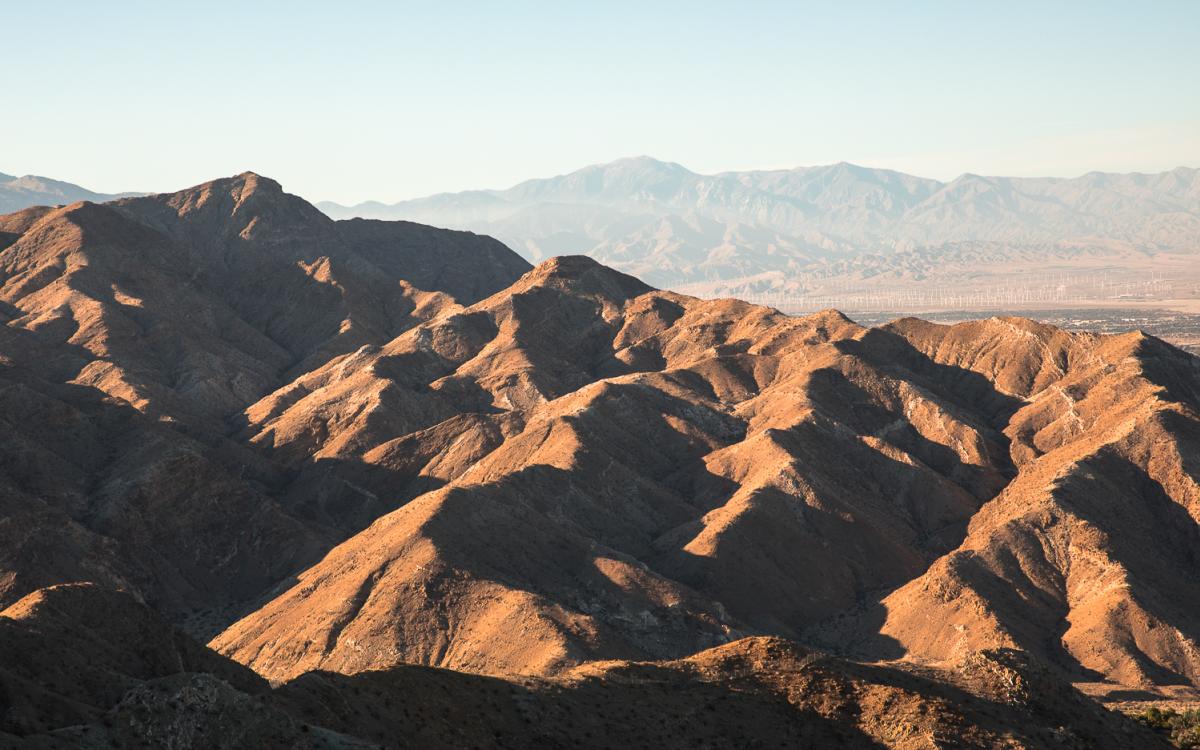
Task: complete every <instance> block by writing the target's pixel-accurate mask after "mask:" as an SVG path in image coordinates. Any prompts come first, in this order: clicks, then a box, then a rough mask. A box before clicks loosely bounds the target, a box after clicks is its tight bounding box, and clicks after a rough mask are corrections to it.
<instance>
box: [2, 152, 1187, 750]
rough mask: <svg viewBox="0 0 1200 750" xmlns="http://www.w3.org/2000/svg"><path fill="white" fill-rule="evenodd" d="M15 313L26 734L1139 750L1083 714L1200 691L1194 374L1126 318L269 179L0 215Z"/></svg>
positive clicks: (226, 742) (17, 530) (9, 662)
mask: <svg viewBox="0 0 1200 750" xmlns="http://www.w3.org/2000/svg"><path fill="white" fill-rule="evenodd" d="M662 174H663V175H664V176H663V178H662V179H661V180H660V181H658V182H655V183H653V188H652V189H648V191H647V192H646V197H645V200H647V201H654V200H664V198H663V196H669V195H671V194H673V193H672V191H673V190H674V187H673V186H674V184H675V183H674V182H672V180H674V179H676V178H677V177H678V176H679V174H680V170H679V169H675V168H671V169H667V170H665V171H663V172H662ZM895 180H896V181H897V182H896V184H899V185H902V186H903V185H907V187H903V188H902V189H903V190H910V191H918V190H919V189H921V188H920V185H919V184H917V183H906V182H904V181H903V180H900V178H898V177H897V178H895ZM589 184H590V183H589V182H588V180H587V179H582V178H581V179H579V180H576V181H574V182H570V181H567V182H565V183H564V185H563V186H561V190H563V191H565V192H570V191H585V190H588V189H591V188H589V187H588V185H589ZM528 189H529V190H530V191H533V192H536V191H537V190H539V189H540V188H536V187H530V188H528ZM796 189H799V188H796ZM880 210H881V211H882V210H883V209H880ZM888 210H890V209H888ZM0 321H2V322H3V323H4V325H3V326H0V404H2V408H0V420H2V421H3V428H4V431H5V435H6V438H7V439H6V440H5V441H3V442H0V542H2V543H0V550H2V551H0V686H3V689H2V690H0V721H3V722H4V723H3V724H0V732H5V733H8V734H9V735H11V736H12V737H13V738H16V739H14V742H16V741H17V740H20V741H22V742H24V741H28V742H30V743H34V744H33V746H44V747H62V746H67V747H74V746H82V747H90V746H105V745H106V744H107V745H109V746H111V745H112V744H114V743H115V744H117V745H118V746H121V745H122V744H126V745H127V744H131V743H134V744H136V743H141V742H145V743H149V744H151V745H154V744H172V745H174V746H178V747H209V746H212V747H220V746H248V745H252V746H268V747H270V746H282V747H290V746H300V747H305V746H310V745H311V746H326V747H339V746H342V747H361V746H364V745H365V746H373V745H374V744H376V743H381V742H382V741H383V740H387V741H388V742H389V743H391V744H396V743H401V744H406V745H407V746H414V747H426V746H445V747H455V746H463V745H470V744H479V745H482V746H496V747H504V746H529V745H539V744H542V745H551V746H556V745H557V746H564V745H583V746H589V745H594V746H599V745H601V744H605V743H609V742H610V741H612V740H613V739H614V738H615V739H619V740H621V741H623V742H626V743H627V744H638V743H639V742H643V741H644V740H643V739H639V738H645V737H650V736H654V737H661V738H662V742H661V743H660V744H665V745H666V746H672V743H674V744H675V745H676V746H694V745H696V744H705V743H707V744H709V745H712V746H715V747H741V746H745V745H746V744H747V742H750V741H755V742H759V743H775V744H779V743H784V744H797V743H798V744H801V745H802V746H803V745H804V744H805V743H808V744H809V745H815V746H822V745H826V746H827V745H829V744H830V743H841V744H842V745H844V746H849V747H881V746H882V747H894V748H922V747H929V746H930V743H931V742H932V743H939V742H940V743H942V745H949V746H957V747H995V746H1003V745H1004V744H1005V743H1007V744H1008V745H1011V746H1014V747H1021V746H1024V747H1063V746H1067V747H1070V746H1079V747H1153V746H1155V745H1154V743H1155V742H1157V741H1158V739H1157V738H1156V737H1155V736H1152V735H1147V734H1146V733H1144V732H1143V731H1142V730H1141V729H1140V728H1139V727H1138V726H1137V725H1136V724H1134V723H1133V722H1131V721H1129V720H1127V719H1125V718H1124V717H1122V716H1121V715H1119V714H1117V713H1115V712H1112V711H1109V710H1107V709H1106V708H1105V707H1104V706H1103V705H1101V703H1100V702H1098V701H1102V702H1106V703H1112V702H1115V701H1119V700H1125V699H1128V698H1129V697H1130V696H1138V697H1142V698H1145V699H1150V700H1158V701H1170V700H1185V699H1192V700H1194V699H1195V698H1196V696H1197V695H1200V622H1198V621H1197V613H1198V612H1200V607H1198V606H1197V604H1198V603H1200V588H1197V584H1196V581H1200V557H1197V555H1196V552H1195V550H1196V549H1198V548H1200V547H1198V546H1197V545H1196V544H1195V542H1196V541H1200V540H1198V539H1197V536H1198V535H1200V488H1198V485H1197V483H1196V476H1197V475H1198V473H1197V467H1196V461H1197V456H1200V445H1198V443H1197V435H1198V434H1200V429H1198V428H1200V364H1198V362H1200V360H1197V359H1196V358H1195V357H1193V356H1191V355H1188V354H1186V353H1185V352H1182V351H1180V350H1178V349H1175V348H1173V347H1171V346H1169V345H1167V344H1165V343H1163V342H1161V341H1159V340H1157V339H1154V338H1152V337H1149V336H1145V335H1143V334H1140V333H1130V334H1123V335H1117V336H1102V335H1098V334H1091V333H1071V332H1067V331H1063V330H1060V329H1057V328H1054V327H1052V326H1048V325H1043V324H1040V323H1036V322H1034V321H1030V320H1025V319H1022V318H1010V317H1003V318H991V319H987V320H981V321H976V322H971V323H963V324H958V325H954V326H945V325H937V324H932V323H926V322H923V321H919V320H915V319H901V320H897V321H894V322H892V323H889V324H887V325H883V326H879V327H876V328H867V327H864V326H861V325H858V324H857V323H855V322H854V321H852V320H850V319H849V318H847V317H846V316H845V315H842V314H841V313H839V312H837V311H834V310H825V311H822V312H819V313H816V314H812V315H806V316H800V317H795V316H788V315H784V314H783V313H781V312H779V311H778V310H775V309H772V308H768V307H763V306H758V305H753V304H749V303H746V302H741V301H737V300H732V299H723V300H705V299H699V298H696V297H690V296H687V295H683V294H679V293H676V292H670V291H661V290H658V289H655V288H654V287H653V286H651V285H649V284H647V283H645V282H643V281H641V280H639V279H638V278H635V277H633V276H630V275H628V274H625V273H622V272H620V271H617V270H614V269H612V268H609V267H606V266H604V265H602V264H601V263H599V262H597V261H596V260H594V259H592V258H589V257H586V256H561V257H555V258H552V259H549V260H546V261H543V262H541V263H539V264H538V265H537V266H535V267H531V266H530V265H529V264H528V263H527V262H525V261H524V260H522V259H521V258H519V257H518V256H517V255H516V254H515V253H513V252H512V251H511V250H509V249H508V248H507V247H505V246H504V245H503V244H501V243H499V242H497V241H496V240H493V239H491V238H489V237H484V236H479V235H475V234H471V233H467V232H459V231H451V230H442V229H434V228H431V227H427V226H422V225H418V224H412V223H408V222H383V221H377V220H367V219H351V220H342V221H334V220H332V219H329V218H328V217H327V216H325V215H324V214H322V213H321V212H320V211H318V210H317V209H316V208H314V207H313V206H311V205H310V204H308V203H306V202H305V201H303V200H302V199H300V198H297V197H296V196H293V195H289V194H288V193H286V192H285V191H284V190H283V189H282V187H281V186H280V185H278V184H277V183H275V182H274V181H272V180H269V179H267V178H265V177H262V176H260V175H256V174H252V173H245V174H242V175H237V176H235V177H231V178H224V179H219V180H214V181H212V182H209V183H205V184H203V185H199V186H196V187H193V188H189V189H186V190H182V191H179V192H177V193H171V194H164V195H155V196H144V197H136V198H126V199H121V200H117V201H113V202H109V203H104V204H96V203H90V202H80V203H75V204H71V205H67V206H62V207H57V208H46V207H42V208H31V209H26V210H24V211H20V212H17V213H15V214H10V215H7V216H3V217H0ZM201 641H204V642H207V644H208V645H207V647H204V646H200V645H199V642H201ZM268 681H269V682H268ZM1081 691H1082V692H1081ZM1089 696H1090V697H1089ZM201 716H207V717H215V718H209V719H203V718H199V717H201ZM0 738H3V735H0ZM931 738H932V739H931ZM4 739H6V740H7V738H4ZM39 743H40V744H39ZM1160 744H1161V743H1160Z"/></svg>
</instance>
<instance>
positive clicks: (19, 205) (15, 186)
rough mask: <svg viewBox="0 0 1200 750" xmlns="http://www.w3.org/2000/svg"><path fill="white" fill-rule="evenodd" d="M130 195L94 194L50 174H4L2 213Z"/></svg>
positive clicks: (0, 194) (0, 186) (0, 191)
mask: <svg viewBox="0 0 1200 750" xmlns="http://www.w3.org/2000/svg"><path fill="white" fill-rule="evenodd" d="M127 195H133V193H122V194H120V195H105V194H103V193H94V192H92V191H91V190H88V189H86V188H81V187H79V186H78V185H72V184H71V183H69V182H61V181H59V180H52V179H50V178H49V177H37V176H35V175H25V176H24V177H13V176H12V175H7V174H0V214H7V213H12V212H14V211H20V210H22V209H25V208H30V207H32V206H47V205H49V206H54V205H63V204H67V203H75V202H77V201H93V202H101V201H108V200H114V199H116V198H121V197H124V196H127Z"/></svg>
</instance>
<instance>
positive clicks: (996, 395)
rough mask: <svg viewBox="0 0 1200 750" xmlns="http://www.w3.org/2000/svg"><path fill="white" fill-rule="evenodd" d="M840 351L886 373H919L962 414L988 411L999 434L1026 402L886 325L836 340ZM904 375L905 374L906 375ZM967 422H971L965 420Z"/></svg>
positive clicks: (922, 380) (923, 382) (920, 378)
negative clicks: (930, 354) (937, 356)
mask: <svg viewBox="0 0 1200 750" xmlns="http://www.w3.org/2000/svg"><path fill="white" fill-rule="evenodd" d="M834 346H836V347H837V348H838V349H839V350H841V351H843V352H845V353H847V354H852V355H854V356H856V357H858V358H859V359H861V360H863V361H864V362H866V363H867V364H869V365H871V366H872V367H875V368H877V369H879V370H880V371H882V372H894V371H895V370H896V369H898V368H902V369H904V370H907V371H908V372H909V373H911V374H913V375H916V376H917V377H916V378H905V379H911V380H913V381H914V382H917V383H919V384H920V385H922V386H924V387H925V388H928V389H929V390H931V391H933V392H934V393H936V394H937V395H938V396H939V397H940V398H942V399H945V400H946V401H949V402H950V403H952V404H954V405H955V406H957V407H958V409H959V411H960V414H961V415H972V414H980V413H982V414H984V415H985V416H986V417H987V419H988V426H990V427H991V428H992V429H993V430H995V431H996V433H997V439H998V440H1000V441H1003V440H1004V437H1003V435H1001V434H999V433H1000V431H1001V430H1003V428H1004V427H1005V425H1007V424H1008V420H1009V419H1010V418H1011V417H1012V415H1013V414H1014V413H1015V412H1016V411H1017V410H1018V409H1020V408H1021V407H1022V406H1024V401H1022V400H1021V399H1019V398H1016V397H1014V396H1009V395H1007V394H1004V393H1001V392H1000V391H998V390H996V388H995V386H994V385H993V384H992V382H991V381H989V380H988V379H987V378H986V377H984V376H983V375H981V374H979V373H977V372H975V371H973V370H968V369H965V368H962V367H954V366H953V365H945V364H941V363H939V362H936V361H934V360H933V359H931V358H930V357H928V356H926V355H925V354H923V353H921V352H920V351H919V350H917V349H916V348H915V347H914V346H913V345H912V344H910V343H909V342H908V340H907V339H905V338H904V337H903V336H900V335H899V334H896V333H892V332H891V331H888V330H885V329H882V328H872V329H870V330H868V331H867V333H866V334H865V335H864V336H863V337H862V338H861V339H858V340H855V339H843V340H840V341H836V342H834ZM901 377H902V378H903V377H904V375H903V374H902V375H901ZM965 421H970V420H969V419H968V420H965Z"/></svg>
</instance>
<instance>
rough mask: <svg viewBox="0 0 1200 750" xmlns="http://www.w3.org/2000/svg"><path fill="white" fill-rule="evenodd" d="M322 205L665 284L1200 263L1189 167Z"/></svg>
mask: <svg viewBox="0 0 1200 750" xmlns="http://www.w3.org/2000/svg"><path fill="white" fill-rule="evenodd" d="M318 206H319V207H320V208H321V210H323V211H324V212H325V213H327V214H329V215H330V216H332V217H334V218H347V217H351V216H363V217H367V218H381V219H408V220H411V221H418V222H422V223H426V224H433V225H436V226H445V227H451V228H455V229H469V230H472V231H476V232H483V233H487V234H491V235H493V236H495V237H497V238H499V239H500V240H502V241H503V242H505V243H507V244H508V245H509V246H510V247H513V248H514V249H516V250H517V251H518V252H520V253H522V254H523V255H525V256H526V257H527V258H529V259H531V260H535V261H536V260H539V259H542V258H545V257H548V256H551V255H560V254H564V253H585V254H588V255H591V256H593V257H595V258H596V259H597V260H600V261H602V262H604V263H606V264H609V265H612V266H615V267H616V268H619V269H621V270H624V271H627V272H631V273H635V274H638V275H640V276H641V277H642V278H644V279H646V280H647V281H649V282H650V283H653V284H657V285H660V286H681V285H686V284H690V283H696V282H711V281H716V280H729V279H744V278H748V277H755V276H760V275H762V274H771V275H774V276H778V275H779V274H780V273H783V274H787V273H791V272H796V271H798V270H802V269H805V268H812V267H814V266H817V265H822V266H828V264H830V263H841V262H853V263H856V264H859V265H860V266H861V265H863V264H865V267H864V268H863V269H862V270H861V273H867V274H870V273H881V272H884V271H886V270H887V264H888V262H889V261H888V259H889V258H893V257H895V256H896V255H897V254H898V253H901V254H905V255H904V258H905V260H904V262H905V264H906V267H911V268H917V269H918V270H919V268H920V267H921V266H922V265H923V264H925V265H929V264H933V263H936V262H937V259H938V258H939V257H943V256H944V255H945V254H946V252H947V251H948V249H953V250H954V252H955V253H956V257H959V256H962V253H963V252H964V251H963V247H964V246H965V247H968V248H974V249H973V250H971V251H970V252H977V251H979V248H986V254H987V258H988V259H989V260H990V261H991V262H996V261H1002V260H1003V258H1004V257H1005V255H1006V254H1013V255H1014V256H1018V257H1020V258H1022V259H1024V260H1028V258H1029V257H1031V254H1032V255H1033V256H1036V255H1037V254H1038V253H1048V254H1054V253H1057V252H1061V251H1063V248H1070V252H1076V251H1078V249H1079V248H1094V249H1096V250H1097V251H1104V252H1111V251H1114V250H1119V251H1122V252H1140V253H1146V252H1164V251H1170V252H1191V251H1193V250H1197V249H1200V171H1198V170H1196V169H1190V168H1185V167H1181V168H1179V169H1175V170H1172V171H1170V172H1164V173H1161V174H1105V173H1100V172H1092V173H1089V174H1086V175H1083V176H1082V177H1076V178H1070V179H1064V178H1013V177H985V176H980V175H973V174H965V175H962V176H961V177H958V178H957V179H954V180H951V181H950V182H941V181H938V180H933V179H928V178H924V177H916V176H913V175H907V174H903V173H900V172H895V171H891V170H886V169H872V168H868V167H861V166H857V165H854V164H847V163H839V164H832V165H828V166H818V167H799V168H796V169H784V170H767V171H750V172H723V173H720V174H715V175H702V174H697V173H695V172H692V171H690V170H688V169H687V168H685V167H683V166H681V165H679V164H675V163H671V162H662V161H658V160H656V159H652V158H649V157H637V158H631V159H621V160H618V161H615V162H612V163H609V164H598V165H593V166H589V167H584V168H583V169H580V170H577V171H575V172H571V173H569V174H565V175H559V176H557V177H549V178H544V179H533V180H527V181H525V182H522V183H520V184H518V185H515V186H514V187H511V188H509V189H507V190H472V191H468V192H462V193H443V194H439V195H433V196H429V197H427V198H419V199H416V200H409V201H403V202H400V203H394V204H391V205H386V204H382V203H377V202H372V203H364V204H360V205H358V206H349V207H347V206H340V205H338V204H334V203H321V204H318ZM871 259H873V260H871Z"/></svg>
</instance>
